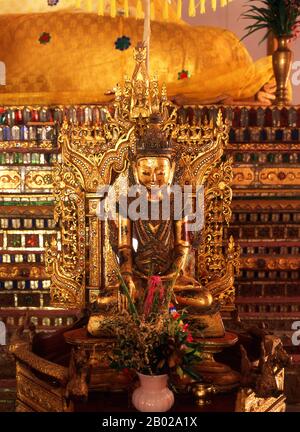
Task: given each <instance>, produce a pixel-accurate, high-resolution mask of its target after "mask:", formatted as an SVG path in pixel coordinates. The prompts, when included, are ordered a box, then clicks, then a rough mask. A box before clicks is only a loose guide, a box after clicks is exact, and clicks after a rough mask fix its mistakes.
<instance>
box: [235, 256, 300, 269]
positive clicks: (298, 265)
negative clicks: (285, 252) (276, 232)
mask: <svg viewBox="0 0 300 432" xmlns="http://www.w3.org/2000/svg"><path fill="white" fill-rule="evenodd" d="M262 260H263V263H262V264H263V267H262V270H264V269H267V270H299V269H300V258H299V257H289V258H285V257H283V258H277V257H276V258H273V257H265V258H263V259H262V258H255V257H253V258H252V257H249V258H246V257H245V258H241V266H242V267H243V268H244V269H255V270H256V269H257V268H259V264H258V261H260V262H261V261H262Z"/></svg>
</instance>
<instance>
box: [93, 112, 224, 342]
mask: <svg viewBox="0 0 300 432" xmlns="http://www.w3.org/2000/svg"><path fill="white" fill-rule="evenodd" d="M175 169H176V162H175V158H174V148H173V147H172V142H171V141H168V140H167V139H166V137H165V136H164V134H163V132H162V131H161V130H160V119H159V117H157V116H151V117H150V124H149V126H148V129H147V130H146V132H145V133H144V134H143V135H142V137H141V138H140V139H138V141H137V147H136V155H135V156H134V159H133V160H132V161H131V170H132V174H133V175H132V177H133V183H135V184H136V185H140V186H143V187H144V188H145V189H146V201H147V203H146V205H147V206H148V209H149V211H148V213H147V216H148V218H145V219H143V218H142V217H139V218H137V219H136V220H131V219H130V217H129V216H130V214H129V215H127V214H125V215H124V212H122V209H119V216H118V252H117V253H118V259H119V266H120V273H121V276H122V278H123V280H124V282H125V284H126V286H127V288H128V290H129V293H130V296H131V299H132V301H133V302H134V303H135V304H136V305H137V309H138V311H142V307H143V305H142V304H141V302H142V301H143V299H145V296H146V295H147V288H148V281H149V277H150V276H160V278H161V281H162V283H163V284H171V285H172V287H173V292H174V296H175V299H174V300H175V303H176V304H177V306H176V307H177V308H178V309H183V308H184V309H186V310H187V312H188V313H189V320H190V322H191V323H192V324H194V327H196V328H197V325H198V328H199V329H201V335H203V334H204V335H206V336H223V335H224V327H223V324H222V320H221V317H220V314H219V312H218V307H217V305H215V304H214V303H213V298H212V295H211V294H210V292H209V291H208V290H206V289H205V288H203V287H201V286H200V284H199V282H198V281H197V280H196V279H195V278H194V277H193V275H192V274H191V272H190V274H188V273H187V267H186V263H187V258H188V257H189V253H190V251H191V244H190V239H189V231H188V223H189V222H188V220H187V217H186V216H185V217H182V218H181V217H178V216H177V217H176V218H175V216H174V211H172V208H171V211H170V217H169V218H163V217H162V195H161V190H162V188H164V187H165V188H168V186H171V185H172V184H173V179H174V174H175ZM145 189H144V190H145ZM171 198H172V197H171ZM170 202H171V203H172V199H171V200H170ZM153 204H155V205H156V206H157V208H158V214H159V217H158V218H157V215H156V217H155V218H154V219H152V217H151V212H150V209H151V206H153ZM171 207H172V206H171ZM152 208H153V207H152ZM182 213H183V212H182ZM179 216H180V215H179ZM120 297H121V302H119V307H121V308H126V307H127V303H126V296H125V295H123V294H122V295H121V296H119V298H120ZM111 299H113V296H111ZM107 301H108V300H107V299H105V298H103V300H100V301H99V303H100V304H102V305H107ZM92 327H93V326H92V325H90V326H89V332H90V333H91V334H94V335H99V332H98V331H97V326H94V329H93V328H92ZM95 327H96V330H95ZM203 327H206V328H207V329H204V330H203V331H202V329H203ZM203 332H204V333H203Z"/></svg>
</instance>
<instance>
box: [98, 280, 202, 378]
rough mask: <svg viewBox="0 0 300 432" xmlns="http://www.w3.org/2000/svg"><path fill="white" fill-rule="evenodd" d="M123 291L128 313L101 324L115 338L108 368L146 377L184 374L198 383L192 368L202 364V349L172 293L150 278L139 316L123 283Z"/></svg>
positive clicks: (125, 312) (117, 315) (121, 313)
mask: <svg viewBox="0 0 300 432" xmlns="http://www.w3.org/2000/svg"><path fill="white" fill-rule="evenodd" d="M122 289H123V295H125V296H126V298H127V300H128V310H124V311H123V312H118V313H117V314H114V316H113V317H112V318H108V319H107V320H106V322H105V324H104V325H105V329H106V330H108V331H111V332H112V333H113V334H114V336H115V337H116V344H115V348H114V350H113V352H112V353H111V355H110V366H111V367H112V368H114V369H117V370H119V371H121V370H123V371H125V372H129V371H137V372H140V373H142V374H145V375H161V374H169V376H170V377H172V376H173V377H175V376H179V377H183V376H184V375H185V374H186V375H189V376H190V377H192V378H194V379H199V377H198V375H197V373H196V372H195V371H194V369H193V366H194V365H195V364H196V363H199V361H200V360H201V346H200V344H199V343H196V342H195V341H194V339H193V336H192V333H191V331H190V330H189V324H188V323H185V318H186V316H185V313H184V312H181V313H179V312H177V310H176V308H175V307H174V305H173V304H172V303H171V301H170V300H171V299H170V297H171V296H172V294H171V290H170V289H169V290H166V289H165V288H164V286H163V284H162V282H161V279H160V277H159V276H151V277H150V278H149V283H148V290H147V294H146V298H145V299H144V302H143V310H142V313H138V311H137V309H136V307H135V305H134V304H133V302H132V300H131V297H130V295H129V291H128V289H127V287H126V284H125V283H124V282H123V283H122Z"/></svg>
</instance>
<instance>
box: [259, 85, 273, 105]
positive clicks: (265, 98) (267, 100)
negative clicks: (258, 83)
mask: <svg viewBox="0 0 300 432" xmlns="http://www.w3.org/2000/svg"><path fill="white" fill-rule="evenodd" d="M275 92H276V83H275V84H274V83H273V82H269V83H267V84H265V85H264V86H263V88H262V89H261V90H260V91H259V92H258V93H257V95H256V99H257V100H258V102H260V103H261V104H262V105H268V106H269V105H272V101H274V100H275V99H276V96H275Z"/></svg>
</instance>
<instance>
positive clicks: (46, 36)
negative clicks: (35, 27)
mask: <svg viewBox="0 0 300 432" xmlns="http://www.w3.org/2000/svg"><path fill="white" fill-rule="evenodd" d="M50 40H51V35H50V33H46V32H43V33H42V34H41V35H40V37H39V42H40V44H47V43H49V42H50Z"/></svg>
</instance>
